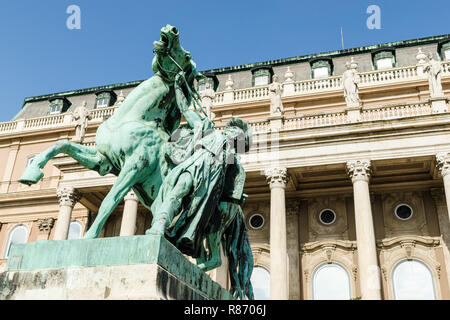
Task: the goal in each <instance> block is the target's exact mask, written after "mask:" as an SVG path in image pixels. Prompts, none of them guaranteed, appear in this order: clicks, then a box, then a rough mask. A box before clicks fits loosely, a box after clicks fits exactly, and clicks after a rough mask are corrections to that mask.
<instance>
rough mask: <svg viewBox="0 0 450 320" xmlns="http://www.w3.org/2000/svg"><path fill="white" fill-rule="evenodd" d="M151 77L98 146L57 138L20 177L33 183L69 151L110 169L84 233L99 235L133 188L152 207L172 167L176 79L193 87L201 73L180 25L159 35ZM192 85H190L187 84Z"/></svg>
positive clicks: (109, 123)
mask: <svg viewBox="0 0 450 320" xmlns="http://www.w3.org/2000/svg"><path fill="white" fill-rule="evenodd" d="M153 45H154V52H155V54H156V55H155V57H154V58H153V62H152V69H153V71H154V73H155V75H154V76H153V77H151V78H150V79H148V80H146V81H144V82H142V83H141V84H140V85H139V86H137V87H136V88H135V89H134V90H133V91H132V92H131V93H130V94H129V95H128V96H127V98H126V99H125V100H124V101H123V103H122V104H121V106H120V107H119V108H118V109H117V110H116V111H115V113H114V115H112V116H111V117H110V118H109V119H108V120H106V121H105V122H104V123H102V124H101V125H100V126H99V128H98V129H97V134H96V138H95V142H96V146H95V147H87V146H83V145H80V144H77V143H74V142H70V141H67V140H61V141H58V142H56V143H55V144H54V145H53V146H52V147H50V148H49V149H47V150H46V151H44V152H42V153H41V154H39V155H38V156H37V157H36V158H35V161H33V162H32V164H31V165H29V166H28V167H27V168H26V170H25V172H24V173H23V174H22V176H21V178H20V179H19V182H21V183H23V184H26V185H32V184H34V183H37V182H38V181H39V180H40V179H41V178H42V177H43V172H42V170H41V169H42V168H43V167H44V166H45V165H46V163H47V162H48V161H49V160H50V159H51V158H53V157H55V156H56V155H57V154H60V153H65V154H67V155H69V156H70V157H72V158H73V159H75V160H77V161H78V162H79V163H80V164H81V165H82V166H84V167H86V168H88V169H91V170H95V171H97V172H98V173H99V174H100V175H102V176H103V175H106V174H108V173H112V174H115V175H117V180H116V182H115V183H114V185H113V186H112V188H111V190H110V192H109V193H108V195H107V196H106V197H105V199H104V200H103V202H102V204H101V206H100V208H99V211H98V215H97V217H96V219H95V221H94V222H93V224H92V226H91V227H90V228H89V230H88V231H87V232H86V234H85V236H84V238H85V239H92V238H97V237H98V235H99V233H100V231H101V229H102V227H103V225H104V224H105V222H106V220H107V219H108V217H109V216H110V214H111V213H112V212H113V210H114V209H115V208H116V206H117V205H118V204H119V203H120V201H122V199H123V198H124V196H125V195H126V194H127V192H128V191H129V190H130V189H131V188H132V189H133V190H134V192H135V193H136V195H137V197H138V198H139V200H140V202H141V203H142V204H144V205H145V206H146V207H147V208H149V209H150V206H151V203H152V201H153V200H154V199H155V197H156V196H157V194H158V191H159V188H160V186H161V184H162V180H163V179H164V176H165V175H166V174H167V172H168V167H167V163H166V161H165V159H164V156H163V151H162V149H163V148H162V146H163V144H164V143H166V142H167V141H168V140H169V137H170V135H171V134H172V132H173V131H174V130H175V129H177V128H178V125H179V123H180V119H181V113H180V110H179V108H178V106H177V104H176V99H175V90H174V80H175V76H176V75H177V74H178V73H179V72H183V73H184V75H185V79H186V81H187V83H188V85H189V87H190V89H192V91H190V92H188V93H187V94H191V95H192V92H196V91H195V89H194V87H193V83H194V79H195V78H197V79H198V78H199V77H202V75H201V74H200V73H198V72H197V71H196V65H195V63H194V61H193V60H192V59H191V55H190V54H189V52H187V51H186V50H184V49H183V47H182V46H181V45H180V42H179V32H178V30H177V28H175V27H173V26H170V25H166V26H165V27H163V28H162V29H161V36H160V40H159V41H155V42H154V43H153ZM188 91H189V90H188Z"/></svg>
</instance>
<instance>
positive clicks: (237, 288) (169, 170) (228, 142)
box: [19, 25, 253, 299]
mask: <svg viewBox="0 0 450 320" xmlns="http://www.w3.org/2000/svg"><path fill="white" fill-rule="evenodd" d="M153 45H154V53H155V57H154V58H153V61H152V69H153V72H154V76H152V77H151V78H149V79H148V80H146V81H143V82H142V83H141V84H140V85H139V86H137V87H136V88H135V89H134V90H133V91H132V92H131V93H130V94H129V95H128V96H127V97H126V99H125V100H124V101H123V103H122V104H121V105H120V106H119V107H118V108H117V109H116V111H115V112H114V114H113V115H112V116H111V117H110V118H108V119H107V120H106V121H105V122H103V123H102V124H101V125H100V126H99V128H98V129H97V133H96V137H95V142H96V146H95V147H88V146H84V145H81V144H78V143H75V142H71V141H68V140H60V141H58V142H56V143H55V144H54V145H53V146H52V147H50V148H48V149H47V150H46V151H44V152H42V153H40V154H39V155H38V156H36V158H35V160H34V161H33V162H32V163H31V164H30V165H29V166H28V167H27V168H26V169H25V172H24V173H23V174H22V176H21V178H20V179H19V182H21V183H23V184H26V185H32V184H35V183H37V182H39V180H40V179H41V178H42V177H43V172H42V168H44V166H45V165H46V164H47V162H48V161H49V160H50V159H52V158H53V157H55V156H56V155H58V154H60V153H64V154H67V155H69V156H70V157H72V158H73V159H75V160H76V161H78V162H79V163H80V164H81V165H82V166H84V167H86V168H88V169H91V170H94V171H96V172H98V173H99V174H100V175H101V176H103V175H106V174H109V173H111V174H114V175H116V176H117V179H116V181H115V183H114V185H113V186H112V188H111V190H110V191H109V193H108V194H107V195H106V197H105V198H104V199H103V201H102V204H101V205H100V208H99V210H98V214H97V216H96V218H95V220H94V222H93V223H92V225H91V226H90V228H89V230H88V231H87V232H86V234H85V236H84V239H94V238H97V237H98V235H99V233H100V231H101V229H102V228H103V226H104V224H105V223H106V221H107V219H108V217H109V216H110V215H111V213H112V212H113V210H114V209H115V208H116V207H117V205H118V204H119V203H120V202H121V201H122V199H123V198H124V197H125V195H126V194H127V193H128V192H129V191H130V189H133V191H134V192H135V193H136V196H137V197H138V199H139V201H140V202H141V203H142V204H143V205H144V206H145V207H146V208H148V209H149V210H150V211H151V212H152V215H153V219H152V227H151V228H150V229H149V230H147V231H146V234H156V235H165V237H166V238H167V239H168V240H169V241H170V242H172V243H173V244H174V245H175V246H176V247H177V248H178V249H179V250H180V251H181V252H183V253H185V254H188V255H190V256H192V257H194V258H197V264H198V266H199V267H200V268H201V269H202V270H204V271H208V270H212V269H214V268H216V267H218V266H220V264H221V259H220V245H222V246H223V249H224V252H225V255H226V256H227V257H228V259H229V272H230V279H231V290H230V292H231V293H232V294H233V296H234V297H236V298H241V299H243V298H245V297H247V298H249V299H253V289H252V285H251V282H250V276H251V273H252V269H253V256H252V252H251V248H250V244H249V240H248V235H247V229H246V226H245V222H244V216H243V213H242V209H241V205H242V204H243V203H244V201H245V198H246V195H245V194H243V185H244V182H245V171H244V170H243V168H242V166H241V165H240V164H239V161H238V158H237V153H242V152H246V151H248V149H249V148H250V146H251V135H252V133H251V130H250V128H249V126H248V124H247V123H246V122H245V121H244V120H242V119H238V118H233V119H231V120H230V121H229V122H228V124H227V126H226V128H225V130H224V132H223V133H220V132H218V131H217V130H215V129H214V124H213V123H212V122H211V121H210V120H208V118H207V117H206V113H205V111H204V110H203V108H202V106H201V103H200V99H199V94H198V92H197V91H196V89H195V86H194V80H199V79H201V78H203V75H202V74H200V73H199V72H197V70H196V64H195V62H194V61H193V60H192V58H191V55H190V53H189V52H188V51H186V50H184V49H183V47H182V46H181V44H180V41H179V31H178V29H177V28H175V27H173V26H170V25H166V26H165V27H163V28H162V29H161V33H160V40H159V41H154V42H153ZM192 104H193V105H194V106H195V107H194V110H190V109H189V106H190V105H192ZM197 108H198V109H199V110H200V112H202V113H203V114H200V113H199V112H198V111H197ZM182 114H183V115H184V117H185V118H186V120H187V124H185V125H182V126H181V127H180V121H181V115H182ZM175 138H177V139H175ZM187 145H188V146H190V147H186V146H187ZM176 155H178V157H177V156H176ZM166 178H167V179H166Z"/></svg>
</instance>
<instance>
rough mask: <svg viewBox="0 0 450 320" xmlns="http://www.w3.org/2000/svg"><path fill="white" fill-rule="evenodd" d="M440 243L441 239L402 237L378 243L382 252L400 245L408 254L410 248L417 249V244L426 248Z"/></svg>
mask: <svg viewBox="0 0 450 320" xmlns="http://www.w3.org/2000/svg"><path fill="white" fill-rule="evenodd" d="M440 243H441V238H440V237H424V236H401V237H394V238H389V239H383V240H381V241H377V246H378V248H380V249H382V250H387V249H390V248H393V247H395V246H397V245H399V244H400V246H401V247H402V248H405V250H406V251H407V253H408V251H411V250H410V248H412V247H415V246H416V245H417V244H419V245H422V246H424V247H436V246H439V244H440ZM407 255H408V254H407Z"/></svg>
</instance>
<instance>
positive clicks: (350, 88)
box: [342, 58, 361, 108]
mask: <svg viewBox="0 0 450 320" xmlns="http://www.w3.org/2000/svg"><path fill="white" fill-rule="evenodd" d="M345 66H346V67H347V70H346V71H345V72H344V74H343V75H342V86H343V88H344V97H345V102H346V103H347V107H349V108H357V107H359V106H360V99H359V89H358V84H359V83H360V81H361V78H360V76H359V75H358V71H357V68H358V63H357V62H355V60H353V58H352V60H351V61H350V62H347V63H346V64H345Z"/></svg>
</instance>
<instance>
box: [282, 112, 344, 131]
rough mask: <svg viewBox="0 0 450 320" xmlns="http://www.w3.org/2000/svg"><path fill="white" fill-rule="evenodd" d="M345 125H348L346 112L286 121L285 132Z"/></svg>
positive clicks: (306, 116) (307, 116) (294, 118)
mask: <svg viewBox="0 0 450 320" xmlns="http://www.w3.org/2000/svg"><path fill="white" fill-rule="evenodd" d="M345 123H347V114H346V113H345V112H334V113H325V114H316V115H305V116H300V117H293V118H287V119H285V120H284V124H283V130H295V129H305V128H315V127H324V126H334V125H338V124H345Z"/></svg>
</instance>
